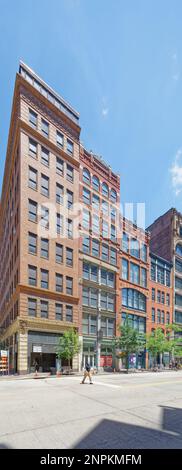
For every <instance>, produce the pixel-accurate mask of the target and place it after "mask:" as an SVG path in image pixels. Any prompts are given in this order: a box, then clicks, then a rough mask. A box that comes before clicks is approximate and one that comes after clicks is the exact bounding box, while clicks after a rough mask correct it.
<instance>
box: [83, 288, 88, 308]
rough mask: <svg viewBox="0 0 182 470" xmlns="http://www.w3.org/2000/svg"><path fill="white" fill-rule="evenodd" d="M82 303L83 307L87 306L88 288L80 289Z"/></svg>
mask: <svg viewBox="0 0 182 470" xmlns="http://www.w3.org/2000/svg"><path fill="white" fill-rule="evenodd" d="M82 301H83V305H85V306H87V307H88V306H89V289H88V287H83V289H82Z"/></svg>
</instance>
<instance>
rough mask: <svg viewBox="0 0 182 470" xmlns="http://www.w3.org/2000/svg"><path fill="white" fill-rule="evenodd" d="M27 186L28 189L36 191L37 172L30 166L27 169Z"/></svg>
mask: <svg viewBox="0 0 182 470" xmlns="http://www.w3.org/2000/svg"><path fill="white" fill-rule="evenodd" d="M28 185H29V188H32V189H37V170H35V169H34V168H32V167H31V166H29V167H28Z"/></svg>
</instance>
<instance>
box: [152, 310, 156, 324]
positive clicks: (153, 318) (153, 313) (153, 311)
mask: <svg viewBox="0 0 182 470" xmlns="http://www.w3.org/2000/svg"><path fill="white" fill-rule="evenodd" d="M152 323H155V308H152Z"/></svg>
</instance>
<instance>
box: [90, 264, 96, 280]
mask: <svg viewBox="0 0 182 470" xmlns="http://www.w3.org/2000/svg"><path fill="white" fill-rule="evenodd" d="M90 280H91V281H93V282H98V268H97V266H95V265H94V264H91V265H90Z"/></svg>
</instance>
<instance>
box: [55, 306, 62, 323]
mask: <svg viewBox="0 0 182 470" xmlns="http://www.w3.org/2000/svg"><path fill="white" fill-rule="evenodd" d="M55 310H56V315H55V316H56V320H60V321H61V320H62V319H63V306H62V304H58V303H56V305H55Z"/></svg>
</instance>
